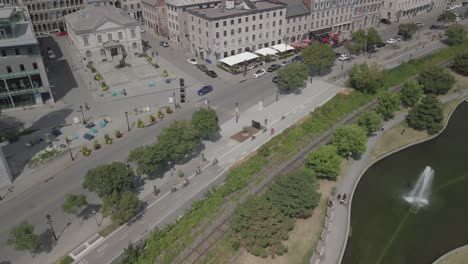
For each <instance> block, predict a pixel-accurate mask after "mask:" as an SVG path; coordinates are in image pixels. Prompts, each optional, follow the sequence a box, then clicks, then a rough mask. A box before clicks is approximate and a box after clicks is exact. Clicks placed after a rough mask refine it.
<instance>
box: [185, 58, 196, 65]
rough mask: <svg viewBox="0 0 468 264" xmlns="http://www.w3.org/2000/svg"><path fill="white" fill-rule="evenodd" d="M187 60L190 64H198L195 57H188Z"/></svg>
mask: <svg viewBox="0 0 468 264" xmlns="http://www.w3.org/2000/svg"><path fill="white" fill-rule="evenodd" d="M187 62H188V63H190V64H192V65H197V64H198V63H197V61H196V60H195V59H188V60H187Z"/></svg>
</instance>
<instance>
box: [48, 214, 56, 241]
mask: <svg viewBox="0 0 468 264" xmlns="http://www.w3.org/2000/svg"><path fill="white" fill-rule="evenodd" d="M46 218H47V222H49V226H50V230H52V235H54V239H55V241H57V235H55V231H54V227H53V226H52V220H50V214H47V215H46Z"/></svg>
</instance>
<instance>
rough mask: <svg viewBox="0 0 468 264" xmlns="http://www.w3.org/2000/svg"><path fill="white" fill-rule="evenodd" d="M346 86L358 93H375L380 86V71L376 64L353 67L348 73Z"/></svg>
mask: <svg viewBox="0 0 468 264" xmlns="http://www.w3.org/2000/svg"><path fill="white" fill-rule="evenodd" d="M348 85H349V86H351V87H352V88H354V89H356V90H358V91H360V92H364V93H369V94H371V93H375V92H376V91H377V89H378V88H380V87H381V86H382V71H381V70H380V68H379V66H378V65H377V64H373V65H371V66H370V67H369V66H368V65H367V64H366V63H363V64H359V65H354V66H353V68H351V69H350V70H349V72H348Z"/></svg>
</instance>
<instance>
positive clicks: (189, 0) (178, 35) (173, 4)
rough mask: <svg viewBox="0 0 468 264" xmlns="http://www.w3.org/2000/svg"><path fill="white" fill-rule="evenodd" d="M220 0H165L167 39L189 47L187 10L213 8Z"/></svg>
mask: <svg viewBox="0 0 468 264" xmlns="http://www.w3.org/2000/svg"><path fill="white" fill-rule="evenodd" d="M219 3H221V0H166V11H167V21H168V22H167V25H168V29H169V40H170V41H171V42H172V43H174V44H176V45H178V46H180V47H183V48H190V47H191V44H190V39H189V37H190V27H189V26H188V24H189V21H188V19H189V17H190V15H188V14H187V11H189V10H193V9H205V8H208V9H209V8H214V7H217V6H218V4H219Z"/></svg>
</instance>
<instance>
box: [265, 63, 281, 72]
mask: <svg viewBox="0 0 468 264" xmlns="http://www.w3.org/2000/svg"><path fill="white" fill-rule="evenodd" d="M279 68H281V65H279V64H273V65H271V66H270V67H268V69H267V72H274V71H276V70H278V69H279Z"/></svg>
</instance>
